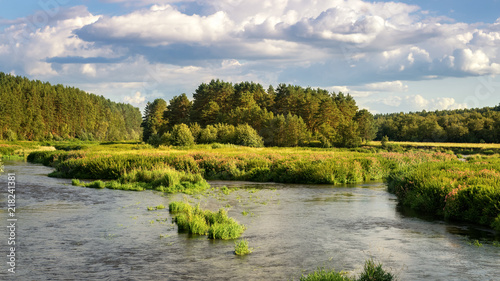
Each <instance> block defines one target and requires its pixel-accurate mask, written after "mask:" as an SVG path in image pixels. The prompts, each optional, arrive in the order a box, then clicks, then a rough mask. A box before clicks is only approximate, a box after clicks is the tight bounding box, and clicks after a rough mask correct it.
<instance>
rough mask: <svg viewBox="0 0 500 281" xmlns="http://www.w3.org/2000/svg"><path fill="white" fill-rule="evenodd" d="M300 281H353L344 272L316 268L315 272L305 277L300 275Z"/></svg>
mask: <svg viewBox="0 0 500 281" xmlns="http://www.w3.org/2000/svg"><path fill="white" fill-rule="evenodd" d="M299 280H300V281H330V280H331V281H354V279H351V278H349V277H348V276H347V273H345V272H337V271H335V270H333V269H332V270H326V269H324V268H318V269H317V270H316V271H314V272H311V273H309V274H307V275H302V277H300V279H299Z"/></svg>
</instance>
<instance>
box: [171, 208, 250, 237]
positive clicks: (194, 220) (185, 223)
mask: <svg viewBox="0 0 500 281" xmlns="http://www.w3.org/2000/svg"><path fill="white" fill-rule="evenodd" d="M169 211H170V212H171V213H174V214H176V217H175V220H174V221H175V222H176V224H177V226H178V230H179V231H186V232H188V233H192V234H198V235H208V238H211V239H223V240H228V239H236V238H238V237H240V236H241V234H242V233H243V231H244V230H245V228H244V226H242V225H240V224H239V223H238V222H236V221H235V220H234V219H233V218H230V217H228V216H227V212H226V211H225V210H224V209H220V210H219V211H218V212H212V211H210V210H202V209H200V207H199V205H197V206H195V207H193V206H191V205H189V204H188V203H185V202H171V203H170V204H169Z"/></svg>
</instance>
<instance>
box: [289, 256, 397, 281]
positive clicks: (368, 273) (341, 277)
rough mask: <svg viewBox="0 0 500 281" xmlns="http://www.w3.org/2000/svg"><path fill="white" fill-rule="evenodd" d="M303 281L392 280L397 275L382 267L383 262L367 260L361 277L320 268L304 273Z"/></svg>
mask: <svg viewBox="0 0 500 281" xmlns="http://www.w3.org/2000/svg"><path fill="white" fill-rule="evenodd" d="M299 280H301V281H330V280H335V281H337V280H338V281H392V280H395V277H394V275H393V274H392V273H390V272H387V271H386V270H384V269H383V268H382V264H380V263H376V262H374V261H373V260H372V259H370V260H367V261H366V262H365V265H364V267H363V272H361V274H360V275H359V277H357V278H356V277H349V276H348V275H347V273H346V272H343V271H341V272H337V271H335V270H326V269H324V268H318V269H317V270H316V271H314V272H311V273H309V274H307V275H305V276H304V275H302V277H301V278H300V279H299Z"/></svg>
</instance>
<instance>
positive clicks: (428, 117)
mask: <svg viewBox="0 0 500 281" xmlns="http://www.w3.org/2000/svg"><path fill="white" fill-rule="evenodd" d="M375 121H376V126H377V128H378V132H377V139H379V140H381V139H382V138H383V137H384V136H387V137H388V138H389V139H390V140H392V141H416V142H458V143H499V142H500V105H498V106H496V107H484V108H476V109H458V110H441V111H439V110H437V111H432V112H427V111H422V112H415V113H392V114H378V115H375Z"/></svg>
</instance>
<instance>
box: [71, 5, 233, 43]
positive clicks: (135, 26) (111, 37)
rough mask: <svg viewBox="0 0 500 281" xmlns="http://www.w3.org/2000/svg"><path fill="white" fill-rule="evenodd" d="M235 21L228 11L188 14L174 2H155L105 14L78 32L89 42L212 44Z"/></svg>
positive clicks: (224, 33)
mask: <svg viewBox="0 0 500 281" xmlns="http://www.w3.org/2000/svg"><path fill="white" fill-rule="evenodd" d="M231 27H232V22H231V20H230V19H229V18H228V17H227V15H226V13H225V12H224V11H218V12H216V13H214V14H212V15H209V16H198V15H186V14H183V13H181V12H180V11H178V10H177V9H176V8H174V7H173V6H170V5H153V6H152V7H151V8H150V9H147V10H139V11H135V12H132V13H130V14H127V15H124V16H115V17H102V18H101V19H99V20H98V21H97V22H95V23H93V24H91V25H88V26H86V27H84V28H82V29H81V30H79V31H77V32H76V34H77V35H78V36H79V37H81V38H83V39H85V40H87V41H103V42H108V43H130V44H138V45H149V46H156V45H169V44H172V43H178V42H183V43H200V44H208V43H211V42H213V41H218V40H222V39H223V38H225V37H227V36H228V35H230V32H231Z"/></svg>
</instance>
